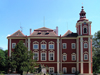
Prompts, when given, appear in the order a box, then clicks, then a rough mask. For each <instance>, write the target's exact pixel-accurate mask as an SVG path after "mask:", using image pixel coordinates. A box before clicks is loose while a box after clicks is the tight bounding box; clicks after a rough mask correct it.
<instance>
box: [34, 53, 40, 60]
mask: <svg viewBox="0 0 100 75" xmlns="http://www.w3.org/2000/svg"><path fill="white" fill-rule="evenodd" d="M35 53H37V55H38V56H37V57H38V58H37V61H38V60H39V53H38V52H34V54H35ZM33 59H34V55H33Z"/></svg>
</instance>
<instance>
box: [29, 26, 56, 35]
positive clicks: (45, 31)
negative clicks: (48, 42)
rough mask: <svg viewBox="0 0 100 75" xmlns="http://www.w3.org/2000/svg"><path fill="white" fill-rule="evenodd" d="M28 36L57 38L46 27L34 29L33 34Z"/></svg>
mask: <svg viewBox="0 0 100 75" xmlns="http://www.w3.org/2000/svg"><path fill="white" fill-rule="evenodd" d="M29 36H58V35H57V34H56V33H55V32H54V31H53V29H49V28H46V27H42V28H38V29H35V30H34V32H33V33H32V34H31V35H29Z"/></svg>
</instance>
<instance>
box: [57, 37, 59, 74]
mask: <svg viewBox="0 0 100 75" xmlns="http://www.w3.org/2000/svg"><path fill="white" fill-rule="evenodd" d="M57 72H58V73H59V38H57Z"/></svg>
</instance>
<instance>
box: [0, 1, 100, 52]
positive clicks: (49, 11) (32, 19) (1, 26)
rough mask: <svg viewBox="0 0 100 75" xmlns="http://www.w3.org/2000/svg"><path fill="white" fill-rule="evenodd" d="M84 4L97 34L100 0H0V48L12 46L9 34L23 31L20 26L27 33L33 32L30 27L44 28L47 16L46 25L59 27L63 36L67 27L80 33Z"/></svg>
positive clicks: (99, 26)
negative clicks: (77, 28)
mask: <svg viewBox="0 0 100 75" xmlns="http://www.w3.org/2000/svg"><path fill="white" fill-rule="evenodd" d="M82 3H83V4H82ZM82 5H83V6H84V10H85V11H86V17H87V19H89V20H90V21H92V25H91V26H92V27H91V29H92V35H93V34H94V33H95V32H97V31H98V30H100V24H99V22H100V21H99V20H100V0H0V47H2V48H3V49H4V50H5V49H8V40H7V35H11V34H13V33H14V32H16V31H17V30H20V26H22V27H23V34H25V35H29V29H30V28H32V31H33V30H34V29H37V28H41V27H43V26H44V24H43V17H44V16H45V27H47V28H51V29H55V28H56V26H58V30H59V32H58V34H59V35H60V34H61V35H63V34H64V33H65V32H66V31H67V30H71V31H72V32H76V28H75V25H76V22H77V20H79V13H80V11H81V7H82ZM67 25H68V26H67Z"/></svg>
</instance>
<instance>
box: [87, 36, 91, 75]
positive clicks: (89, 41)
mask: <svg viewBox="0 0 100 75" xmlns="http://www.w3.org/2000/svg"><path fill="white" fill-rule="evenodd" d="M88 43H89V74H91V40H90V37H88Z"/></svg>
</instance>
